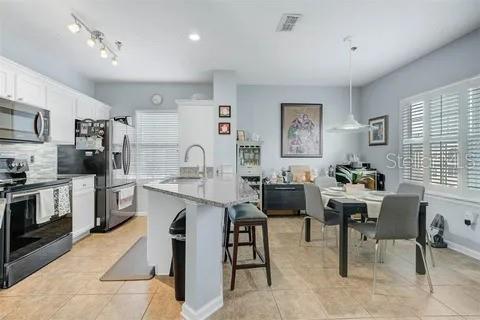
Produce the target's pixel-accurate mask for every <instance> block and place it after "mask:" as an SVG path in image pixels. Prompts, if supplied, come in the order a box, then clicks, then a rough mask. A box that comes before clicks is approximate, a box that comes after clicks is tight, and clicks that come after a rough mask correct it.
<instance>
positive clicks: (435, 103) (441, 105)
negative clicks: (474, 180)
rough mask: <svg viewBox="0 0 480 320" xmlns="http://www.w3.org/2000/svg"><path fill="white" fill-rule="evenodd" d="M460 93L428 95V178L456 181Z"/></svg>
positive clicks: (447, 182)
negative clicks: (429, 96)
mask: <svg viewBox="0 0 480 320" xmlns="http://www.w3.org/2000/svg"><path fill="white" fill-rule="evenodd" d="M459 107H460V96H459V94H457V93H454V94H442V95H438V96H435V97H433V98H432V99H430V114H429V124H430V182H431V183H433V184H439V185H445V186H450V187H456V186H457V185H458V151H459V150H458V133H459V126H460V123H459V119H460V108H459Z"/></svg>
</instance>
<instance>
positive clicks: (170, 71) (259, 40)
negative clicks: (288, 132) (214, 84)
mask: <svg viewBox="0 0 480 320" xmlns="http://www.w3.org/2000/svg"><path fill="white" fill-rule="evenodd" d="M70 12H74V13H76V14H78V15H79V16H80V17H81V18H82V19H84V20H85V22H87V24H88V25H90V26H92V27H93V28H98V29H100V30H102V31H103V32H104V33H105V34H106V35H107V38H108V39H110V40H111V41H114V40H117V39H118V40H121V41H123V42H124V44H125V46H124V48H123V49H122V52H121V54H120V63H119V66H118V67H117V68H113V67H112V66H111V65H110V63H108V62H107V61H105V60H103V59H101V58H99V54H98V50H93V49H91V48H89V47H87V46H86V44H85V40H86V34H85V33H81V34H77V35H73V34H71V33H70V32H69V31H68V30H67V29H66V25H67V24H68V23H71V20H72V19H71V18H70ZM283 13H301V14H303V19H302V20H301V21H300V22H299V24H298V25H297V27H296V29H295V30H294V32H292V33H276V32H275V28H276V26H277V24H278V21H279V19H280V17H281V15H282V14H283ZM0 20H2V22H3V31H4V32H9V33H11V34H13V35H15V37H19V38H23V39H24V40H27V41H31V42H32V43H34V44H35V45H36V46H38V47H41V48H43V50H45V53H46V54H51V55H54V56H58V57H60V58H61V59H64V60H65V62H67V63H68V64H70V65H71V66H72V67H73V68H74V69H76V70H79V71H80V72H81V73H83V74H84V75H85V76H87V77H89V78H92V79H93V80H95V81H139V82H140V81H142V82H157V81H168V82H177V81H179V82H210V81H211V77H212V70H213V69H232V70H236V71H237V73H238V80H239V83H242V84H296V85H346V84H347V83H348V79H347V72H348V60H347V50H346V47H345V45H344V43H343V42H342V39H343V37H344V36H345V35H348V34H351V35H352V36H353V37H354V41H355V44H356V45H358V46H359V50H358V51H357V53H356V55H355V56H354V78H355V79H354V83H355V84H356V85H362V84H366V83H368V82H370V81H372V80H374V79H376V78H378V77H380V76H382V75H385V74H387V73H388V72H390V71H392V70H394V69H396V68H398V67H400V66H402V65H404V64H406V63H408V62H410V61H412V60H414V59H416V58H418V57H420V56H422V55H424V54H426V53H428V52H430V51H432V50H434V49H436V48H438V47H440V46H442V45H444V44H446V43H448V42H450V41H452V40H454V39H456V38H458V37H460V36H462V35H463V34H465V33H467V32H469V31H471V30H474V29H475V28H478V27H480V0H349V1H347V0H290V1H286V0H285V1H280V0H277V1H274V0H243V1H241V0H237V1H234V0H189V1H183V0H172V1H161V0H156V1H154V0H151V1H146V0H144V1H135V0H42V1H38V0H36V1H35V0H22V1H17V0H9V1H5V0H3V1H2V0H0ZM191 31H198V32H199V34H200V35H201V37H202V39H201V41H199V42H197V43H194V42H191V41H190V40H188V34H189V33H190V32H191ZM4 38H6V37H4Z"/></svg>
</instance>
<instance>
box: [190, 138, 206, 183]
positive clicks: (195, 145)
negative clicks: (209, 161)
mask: <svg viewBox="0 0 480 320" xmlns="http://www.w3.org/2000/svg"><path fill="white" fill-rule="evenodd" d="M193 147H198V148H200V150H202V155H203V178H204V179H206V178H207V167H206V165H205V149H204V148H203V147H202V146H201V145H199V144H192V145H191V146H189V147H188V148H187V150H186V151H185V162H187V161H188V154H189V152H190V149H192V148H193Z"/></svg>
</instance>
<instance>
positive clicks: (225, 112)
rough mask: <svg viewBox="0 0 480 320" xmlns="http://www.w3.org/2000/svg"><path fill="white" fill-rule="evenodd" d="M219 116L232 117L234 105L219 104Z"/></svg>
mask: <svg viewBox="0 0 480 320" xmlns="http://www.w3.org/2000/svg"><path fill="white" fill-rule="evenodd" d="M218 116H219V117H220V118H230V117H231V116H232V107H231V106H218Z"/></svg>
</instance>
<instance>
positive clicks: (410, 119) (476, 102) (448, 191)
mask: <svg viewBox="0 0 480 320" xmlns="http://www.w3.org/2000/svg"><path fill="white" fill-rule="evenodd" d="M400 114H401V119H400V137H401V141H400V146H401V147H400V152H401V155H402V158H401V159H402V162H401V166H399V167H400V170H401V177H402V179H403V180H407V181H412V182H416V183H422V184H423V185H425V187H426V191H427V192H430V193H432V192H433V193H441V194H442V195H443V194H445V195H447V196H452V197H456V198H462V199H468V200H470V199H472V198H476V199H477V201H478V196H479V195H480V192H479V191H480V77H476V78H473V79H467V80H464V81H462V82H459V83H455V84H452V85H449V86H446V87H443V88H439V89H436V90H432V91H430V92H426V93H422V94H419V95H417V96H414V97H411V98H407V99H404V100H402V101H401V102H400Z"/></svg>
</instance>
